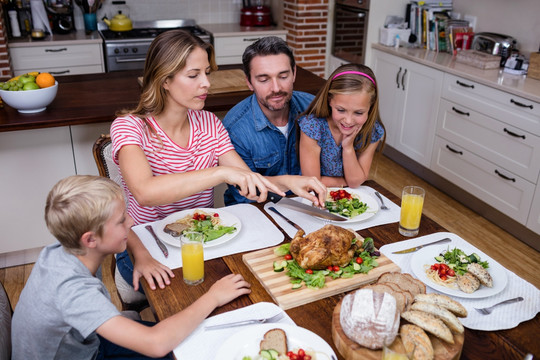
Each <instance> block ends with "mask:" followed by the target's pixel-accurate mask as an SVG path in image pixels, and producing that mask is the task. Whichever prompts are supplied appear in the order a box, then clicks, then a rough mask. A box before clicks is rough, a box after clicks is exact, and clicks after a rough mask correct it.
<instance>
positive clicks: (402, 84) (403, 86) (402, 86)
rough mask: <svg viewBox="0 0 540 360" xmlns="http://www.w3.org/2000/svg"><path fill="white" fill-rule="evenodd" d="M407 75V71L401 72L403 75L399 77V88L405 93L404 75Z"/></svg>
mask: <svg viewBox="0 0 540 360" xmlns="http://www.w3.org/2000/svg"><path fill="white" fill-rule="evenodd" d="M406 74H407V69H405V71H404V72H403V75H401V88H402V89H403V90H404V91H405V75H406Z"/></svg>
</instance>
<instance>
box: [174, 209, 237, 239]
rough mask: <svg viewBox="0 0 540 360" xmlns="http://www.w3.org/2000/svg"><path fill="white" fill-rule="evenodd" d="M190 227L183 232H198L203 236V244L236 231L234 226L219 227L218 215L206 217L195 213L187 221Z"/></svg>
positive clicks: (201, 213)
mask: <svg viewBox="0 0 540 360" xmlns="http://www.w3.org/2000/svg"><path fill="white" fill-rule="evenodd" d="M189 223H190V227H189V228H188V229H186V230H185V232H187V231H193V232H199V233H202V234H203V235H204V242H208V241H212V240H215V239H217V238H220V237H222V236H223V235H225V234H231V233H233V232H235V231H236V227H235V226H223V225H221V219H220V218H219V214H218V213H214V214H213V215H208V214H205V213H203V212H195V213H194V214H193V216H192V218H191V219H189Z"/></svg>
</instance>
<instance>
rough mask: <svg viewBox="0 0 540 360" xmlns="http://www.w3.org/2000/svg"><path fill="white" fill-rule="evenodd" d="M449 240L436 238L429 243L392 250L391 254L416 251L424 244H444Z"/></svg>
mask: <svg viewBox="0 0 540 360" xmlns="http://www.w3.org/2000/svg"><path fill="white" fill-rule="evenodd" d="M450 241H452V240H451V239H450V238H444V239H441V240H437V241H434V242H430V243H427V244H423V245H418V246H415V247H412V248H410V249H405V250H399V251H394V252H392V254H408V253H412V252H415V251H418V250H420V249H421V248H423V247H425V246H429V245H434V244H444V243H447V242H450Z"/></svg>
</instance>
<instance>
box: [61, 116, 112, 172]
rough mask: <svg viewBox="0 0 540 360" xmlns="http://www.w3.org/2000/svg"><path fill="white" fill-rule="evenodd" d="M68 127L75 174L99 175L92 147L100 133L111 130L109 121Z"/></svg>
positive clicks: (106, 132)
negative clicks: (71, 142)
mask: <svg viewBox="0 0 540 360" xmlns="http://www.w3.org/2000/svg"><path fill="white" fill-rule="evenodd" d="M70 128H71V138H72V140H73V156H74V157H75V168H76V171H77V175H99V173H98V170H97V166H96V161H95V160H94V154H93V153H92V147H93V146H94V143H95V142H96V140H97V139H98V138H99V136H100V135H101V134H108V133H109V132H110V131H111V123H110V122H105V123H97V124H85V125H72V126H70Z"/></svg>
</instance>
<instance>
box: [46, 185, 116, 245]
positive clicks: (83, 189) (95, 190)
mask: <svg viewBox="0 0 540 360" xmlns="http://www.w3.org/2000/svg"><path fill="white" fill-rule="evenodd" d="M115 200H120V201H122V202H123V201H124V192H123V190H122V188H121V187H120V186H119V185H118V184H117V183H115V182H114V181H112V180H110V179H108V178H104V177H100V176H92V175H74V176H70V177H67V178H65V179H63V180H60V181H59V182H58V183H56V185H54V187H53V188H52V190H51V191H50V192H49V195H48V196H47V202H46V205H45V223H46V224H47V227H48V229H49V231H50V232H51V234H53V235H54V237H55V238H56V239H58V241H59V242H60V244H62V246H64V248H66V250H67V251H69V252H70V253H72V254H75V255H82V254H84V253H85V251H84V249H83V248H82V247H81V244H80V240H81V237H82V235H83V234H84V233H86V232H88V231H92V232H94V233H96V235H97V236H102V235H103V227H104V225H105V223H106V222H107V220H108V219H109V218H110V217H111V215H112V213H113V211H114V204H115V202H114V201H115Z"/></svg>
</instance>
